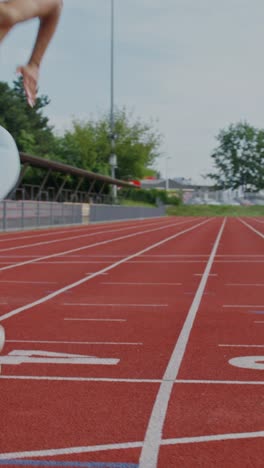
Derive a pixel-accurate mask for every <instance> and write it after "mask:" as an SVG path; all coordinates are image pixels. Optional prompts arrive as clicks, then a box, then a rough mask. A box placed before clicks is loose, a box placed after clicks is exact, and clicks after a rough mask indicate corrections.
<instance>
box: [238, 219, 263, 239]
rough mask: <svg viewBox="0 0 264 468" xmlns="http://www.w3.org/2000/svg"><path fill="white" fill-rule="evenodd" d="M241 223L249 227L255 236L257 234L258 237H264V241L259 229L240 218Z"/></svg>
mask: <svg viewBox="0 0 264 468" xmlns="http://www.w3.org/2000/svg"><path fill="white" fill-rule="evenodd" d="M239 221H240V222H241V223H242V224H244V225H245V226H246V227H248V228H249V229H251V231H253V232H254V233H255V234H257V235H258V236H260V237H262V239H264V234H262V232H259V231H258V230H257V229H255V228H253V226H251V225H250V224H248V223H246V221H243V219H240V218H239Z"/></svg>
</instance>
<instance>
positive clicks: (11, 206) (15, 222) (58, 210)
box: [0, 200, 83, 231]
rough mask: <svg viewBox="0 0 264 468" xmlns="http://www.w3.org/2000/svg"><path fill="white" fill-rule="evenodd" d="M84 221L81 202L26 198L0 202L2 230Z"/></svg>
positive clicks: (0, 225)
mask: <svg viewBox="0 0 264 468" xmlns="http://www.w3.org/2000/svg"><path fill="white" fill-rule="evenodd" d="M82 222H83V209H82V205H81V204H76V203H74V204H66V203H55V202H40V201H25V200H21V201H13V200H4V201H2V202H0V230H1V231H10V230H20V229H29V228H40V227H45V226H47V227H48V226H59V225H65V224H81V223H82Z"/></svg>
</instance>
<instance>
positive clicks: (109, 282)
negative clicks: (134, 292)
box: [101, 281, 182, 286]
mask: <svg viewBox="0 0 264 468" xmlns="http://www.w3.org/2000/svg"><path fill="white" fill-rule="evenodd" d="M101 284H111V285H120V284H121V285H124V286H182V283H132V282H127V283H124V282H122V281H108V282H105V283H101Z"/></svg>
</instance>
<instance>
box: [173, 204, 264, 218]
mask: <svg viewBox="0 0 264 468" xmlns="http://www.w3.org/2000/svg"><path fill="white" fill-rule="evenodd" d="M167 214H168V215H170V216H264V206H258V205H254V206H231V205H219V206H218V205H181V206H172V207H168V209H167Z"/></svg>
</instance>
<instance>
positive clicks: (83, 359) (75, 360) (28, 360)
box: [0, 350, 120, 366]
mask: <svg viewBox="0 0 264 468" xmlns="http://www.w3.org/2000/svg"><path fill="white" fill-rule="evenodd" d="M119 361H120V359H105V358H98V357H96V356H83V355H81V354H64V353H51V352H48V351H35V350H33V351H24V350H18V351H16V350H15V351H12V352H11V353H9V354H8V355H7V356H0V365H1V364H7V365H11V366H18V365H20V364H82V365H95V366H98V365H102V366H115V365H117V364H118V363H119Z"/></svg>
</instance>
